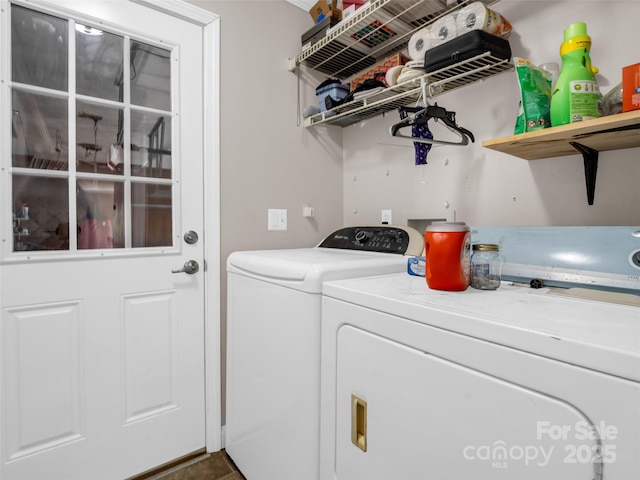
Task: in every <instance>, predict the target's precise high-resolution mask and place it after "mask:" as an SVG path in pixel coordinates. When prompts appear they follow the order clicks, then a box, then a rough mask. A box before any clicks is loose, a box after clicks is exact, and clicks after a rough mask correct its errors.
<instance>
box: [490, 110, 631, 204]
mask: <svg viewBox="0 0 640 480" xmlns="http://www.w3.org/2000/svg"><path fill="white" fill-rule="evenodd" d="M638 130H640V110H636V111H633V112H626V113H618V114H616V115H609V116H607V117H601V118H596V119H593V120H588V121H586V122H580V123H571V124H569V125H561V126H559V127H552V128H545V129H543V130H536V131H535V132H526V133H522V134H520V135H512V136H510V137H504V138H498V139H496V140H485V141H484V142H482V146H483V147H486V148H490V149H492V150H497V151H499V152H503V153H508V154H510V155H514V156H516V157H520V158H524V159H525V160H537V159H539V158H551V157H561V156H564V155H572V154H575V153H580V154H582V156H583V158H584V175H585V181H586V185H587V201H588V202H589V205H593V197H594V194H595V189H596V174H597V172H598V153H599V152H604V151H607V150H621V149H623V148H634V147H640V132H638Z"/></svg>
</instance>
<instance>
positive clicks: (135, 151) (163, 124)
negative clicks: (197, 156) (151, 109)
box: [131, 111, 171, 178]
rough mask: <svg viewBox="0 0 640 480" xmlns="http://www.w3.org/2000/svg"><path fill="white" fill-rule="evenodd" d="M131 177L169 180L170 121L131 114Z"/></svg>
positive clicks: (141, 114)
mask: <svg viewBox="0 0 640 480" xmlns="http://www.w3.org/2000/svg"><path fill="white" fill-rule="evenodd" d="M131 142H132V144H131V174H132V175H136V176H138V177H156V178H171V118H170V117H169V115H156V114H151V113H146V112H135V111H133V112H131Z"/></svg>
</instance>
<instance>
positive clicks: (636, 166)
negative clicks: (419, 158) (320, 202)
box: [343, 0, 640, 225]
mask: <svg viewBox="0 0 640 480" xmlns="http://www.w3.org/2000/svg"><path fill="white" fill-rule="evenodd" d="M492 8H493V9H495V10H496V11H498V12H500V13H502V14H503V15H504V16H505V17H506V18H507V19H508V20H510V21H511V23H512V24H513V28H514V32H513V34H512V35H511V37H510V44H511V48H512V51H513V55H514V56H520V57H524V58H528V59H530V60H531V61H532V62H534V63H536V64H540V63H544V62H550V61H557V62H559V63H560V58H559V47H560V43H561V42H562V40H563V30H564V28H566V27H567V26H568V25H569V24H571V23H573V22H576V21H584V22H586V23H587V28H588V33H589V35H590V36H591V38H592V42H593V46H592V50H591V58H592V60H593V63H594V65H596V66H597V67H599V68H600V72H601V74H600V75H599V76H598V82H599V85H600V87H601V89H602V91H603V93H606V92H608V91H609V90H610V89H611V88H612V87H613V86H615V85H616V84H618V83H619V82H620V81H621V69H622V67H623V66H625V65H630V64H633V63H637V62H639V61H640V53H639V52H638V49H637V48H635V47H634V42H635V38H636V37H637V29H638V23H637V19H638V18H639V17H640V2H638V1H607V2H597V1H590V0H587V1H579V0H569V1H553V2H547V1H535V0H528V1H519V0H518V1H514V0H502V1H500V2H498V3H496V4H494V5H493V6H492ZM518 99H519V91H518V85H517V80H516V74H515V73H514V72H506V73H503V74H500V75H497V76H495V77H492V78H489V79H487V80H484V81H482V82H479V83H476V84H473V85H470V86H466V87H462V88H460V89H458V90H454V91H452V92H449V93H447V94H444V95H441V96H439V97H436V98H435V99H434V100H433V101H437V102H438V104H439V105H441V106H443V107H445V108H447V109H448V110H453V111H455V112H456V119H457V122H458V124H459V125H461V126H463V127H465V128H467V129H468V130H471V131H472V132H473V134H474V135H475V137H476V143H475V144H472V145H471V146H470V147H451V146H438V147H434V148H432V150H431V152H430V153H429V155H428V157H427V159H428V162H429V164H428V165H427V166H425V167H422V166H415V165H414V152H413V146H412V144H411V142H410V141H409V140H401V139H398V138H393V137H391V136H390V135H389V134H388V129H389V126H390V125H392V124H393V123H395V122H397V121H398V120H399V117H398V115H397V113H396V112H389V113H387V114H386V115H385V117H376V118H374V119H372V120H368V121H365V122H361V123H360V124H356V125H354V126H350V127H346V128H344V129H343V135H344V137H343V146H344V219H345V223H347V224H351V223H369V222H379V219H380V210H381V209H392V210H393V221H394V223H398V224H405V223H406V220H407V218H447V219H453V218H454V216H455V218H456V219H458V220H461V221H466V222H467V223H469V224H473V225H482V224H493V225H640V209H639V208H638V206H639V205H640V149H628V150H620V151H613V152H601V153H600V160H599V167H598V177H597V181H596V191H595V201H594V205H593V206H589V205H588V204H587V197H586V187H585V179H584V167H583V159H582V156H581V155H579V154H576V155H571V156H567V157H558V158H550V159H542V160H534V161H526V160H521V159H519V158H517V157H513V156H510V155H506V154H502V153H499V152H494V151H492V150H488V149H486V148H483V147H482V146H481V144H482V141H483V140H486V139H492V138H498V137H504V136H508V135H512V134H513V127H514V123H515V117H516V109H517V105H518ZM430 126H431V127H432V130H433V132H434V134H437V133H436V132H443V131H444V130H436V129H438V125H435V124H434V123H433V122H430ZM405 133H407V132H405ZM447 133H448V132H447ZM638 135H640V130H639V131H638ZM391 144H393V145H391ZM397 145H401V146H397ZM445 205H449V206H448V208H447V207H445ZM356 212H357V213H356Z"/></svg>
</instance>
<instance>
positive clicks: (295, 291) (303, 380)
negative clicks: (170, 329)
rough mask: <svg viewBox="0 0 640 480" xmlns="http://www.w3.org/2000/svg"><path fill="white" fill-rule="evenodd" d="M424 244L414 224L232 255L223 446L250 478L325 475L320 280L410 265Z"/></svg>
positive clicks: (298, 479) (299, 479)
mask: <svg viewBox="0 0 640 480" xmlns="http://www.w3.org/2000/svg"><path fill="white" fill-rule="evenodd" d="M423 248H424V247H423V238H422V235H421V234H420V233H419V232H417V231H416V230H414V229H412V228H406V227H393V226H385V225H383V226H362V227H347V228H343V229H341V230H338V231H337V232H334V233H333V234H331V235H329V236H328V237H327V238H326V239H324V240H323V241H322V242H321V243H320V245H318V246H317V247H314V248H301V249H282V250H263V251H248V252H234V253H232V254H231V255H230V256H229V258H228V260H227V272H228V303H227V388H226V391H227V394H226V427H225V435H226V442H225V443H226V450H227V453H228V454H229V455H230V457H231V458H232V459H233V461H234V462H235V463H236V465H237V466H238V467H239V469H240V471H242V473H243V474H244V475H245V476H246V478H248V479H249V480H269V479H278V480H313V479H317V478H318V464H319V459H318V455H319V436H320V434H319V428H320V426H319V421H320V420H319V418H320V411H319V401H320V317H321V312H320V308H321V292H322V283H323V282H324V281H326V280H335V279H344V278H352V277H363V276H368V275H378V274H384V273H392V272H401V271H405V270H406V269H407V257H406V256H404V255H420V254H421V253H422V250H423Z"/></svg>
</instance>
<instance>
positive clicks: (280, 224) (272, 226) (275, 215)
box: [267, 208, 287, 230]
mask: <svg viewBox="0 0 640 480" xmlns="http://www.w3.org/2000/svg"><path fill="white" fill-rule="evenodd" d="M267 229H268V230H286V229H287V210H286V209H279V208H270V209H269V210H268V223H267Z"/></svg>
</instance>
